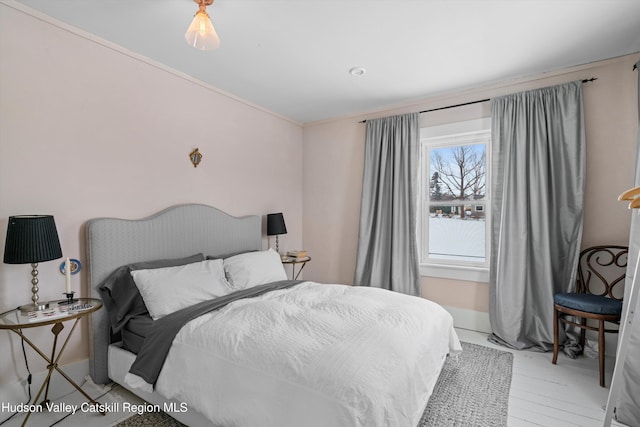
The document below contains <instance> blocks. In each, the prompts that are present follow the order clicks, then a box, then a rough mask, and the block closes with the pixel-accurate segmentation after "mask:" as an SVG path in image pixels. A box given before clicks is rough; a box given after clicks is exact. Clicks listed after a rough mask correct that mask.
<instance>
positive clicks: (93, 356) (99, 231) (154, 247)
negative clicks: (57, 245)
mask: <svg viewBox="0 0 640 427" xmlns="http://www.w3.org/2000/svg"><path fill="white" fill-rule="evenodd" d="M86 239H87V244H86V248H87V249H86V250H87V254H86V255H87V257H86V258H87V261H88V262H87V264H88V278H89V295H90V296H91V297H92V298H100V294H99V292H98V286H99V285H100V284H101V283H102V281H103V280H104V279H105V278H107V276H109V274H111V273H112V272H113V271H114V270H115V269H116V268H118V267H120V266H122V265H126V264H130V263H133V262H141V261H152V260H158V259H168V258H181V257H186V256H190V255H193V254H195V253H200V252H202V253H203V254H204V255H211V256H224V255H230V254H236V253H239V252H248V251H254V250H260V249H262V221H261V218H260V217H259V216H246V217H241V218H237V217H233V216H231V215H228V214H226V213H224V212H222V211H220V210H218V209H216V208H213V207H211V206H206V205H198V204H189V205H178V206H173V207H170V208H168V209H165V210H163V211H161V212H159V213H157V214H155V215H152V216H150V217H147V218H142V219H138V220H126V219H116V218H96V219H92V220H89V221H88V222H87V226H86ZM89 324H90V331H89V341H90V342H89V353H90V356H89V369H90V373H91V377H92V378H93V380H94V381H95V382H96V383H97V384H104V383H107V382H109V381H110V379H109V376H108V372H107V352H108V347H109V344H110V337H111V333H110V324H109V319H108V316H107V312H106V310H105V309H102V310H98V311H97V312H95V313H93V315H92V316H91V319H90V322H89Z"/></svg>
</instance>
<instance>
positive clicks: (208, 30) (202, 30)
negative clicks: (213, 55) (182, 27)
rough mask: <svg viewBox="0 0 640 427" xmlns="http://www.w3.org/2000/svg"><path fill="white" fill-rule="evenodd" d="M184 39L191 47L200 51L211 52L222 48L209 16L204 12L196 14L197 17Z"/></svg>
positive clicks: (200, 11)
mask: <svg viewBox="0 0 640 427" xmlns="http://www.w3.org/2000/svg"><path fill="white" fill-rule="evenodd" d="M184 38H185V40H186V41H187V43H189V46H193V47H195V48H196V49H200V50H211V49H216V48H217V47H218V46H220V39H219V38H218V34H217V33H216V30H215V29H214V28H213V24H212V23H211V19H209V15H208V14H207V12H205V11H204V10H199V11H198V12H196V16H195V17H194V18H193V21H191V25H189V28H188V29H187V32H186V34H185V35H184Z"/></svg>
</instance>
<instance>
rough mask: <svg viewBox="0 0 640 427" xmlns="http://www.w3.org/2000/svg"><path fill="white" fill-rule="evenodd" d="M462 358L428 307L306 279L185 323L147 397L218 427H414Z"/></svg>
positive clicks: (443, 319) (448, 324)
mask: <svg viewBox="0 0 640 427" xmlns="http://www.w3.org/2000/svg"><path fill="white" fill-rule="evenodd" d="M460 351H461V347H460V342H459V341H458V337H457V335H456V333H455V331H454V329H453V320H452V318H451V316H450V315H449V314H448V313H447V312H446V311H445V310H444V309H443V308H442V307H440V306H439V305H437V304H435V303H433V302H431V301H428V300H425V299H423V298H416V297H410V296H406V295H403V294H399V293H395V292H390V291H385V290H382V289H376V288H368V287H351V286H345V285H327V284H319V283H313V282H305V283H302V284H300V285H298V286H295V287H293V288H289V289H284V290H279V291H273V292H270V293H267V294H265V295H263V296H260V297H257V298H250V299H246V300H241V301H236V302H233V303H231V304H229V305H228V306H226V307H224V308H222V309H220V310H219V311H216V312H213V313H210V314H207V315H204V316H201V317H199V318H197V319H195V320H193V321H191V322H189V323H188V324H187V325H186V326H185V327H184V328H182V330H181V331H180V333H179V334H178V335H177V336H176V338H175V340H174V344H173V347H172V349H171V351H170V352H169V355H168V357H167V360H166V362H165V365H164V367H163V370H162V372H161V374H160V377H159V378H158V382H157V383H156V391H158V392H159V393H160V394H162V395H164V396H165V397H167V398H175V399H177V400H179V401H184V402H187V403H188V407H189V408H190V409H195V410H197V411H199V412H200V413H202V414H203V415H204V416H205V417H207V418H209V419H210V420H211V422H212V423H213V424H214V425H221V426H226V427H262V426H265V427H266V426H272V427H289V426H290V427H341V426H344V427H347V426H348V427H357V426H363V427H377V426H380V427H382V426H384V427H393V426H397V427H413V426H416V425H417V423H418V421H419V419H420V416H421V415H422V412H423V411H424V408H425V405H426V403H427V400H428V398H429V396H430V395H431V392H432V390H433V387H434V385H435V382H436V380H437V378H438V374H439V373H440V369H441V367H442V365H443V363H444V358H445V357H446V355H447V354H455V353H458V352H460ZM131 377H132V375H131V374H129V375H128V377H127V382H128V383H129V385H134V384H135V379H133V378H131Z"/></svg>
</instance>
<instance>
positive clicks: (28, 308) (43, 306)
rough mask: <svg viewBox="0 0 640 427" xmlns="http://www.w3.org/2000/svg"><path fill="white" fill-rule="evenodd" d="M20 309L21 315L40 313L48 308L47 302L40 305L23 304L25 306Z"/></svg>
mask: <svg viewBox="0 0 640 427" xmlns="http://www.w3.org/2000/svg"><path fill="white" fill-rule="evenodd" d="M18 308H19V309H20V313H22V314H27V313H29V312H32V311H42V310H46V309H48V308H49V303H48V302H42V303H40V302H39V303H37V304H35V303H33V304H25V305H21V306H20V307H18Z"/></svg>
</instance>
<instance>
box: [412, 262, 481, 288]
mask: <svg viewBox="0 0 640 427" xmlns="http://www.w3.org/2000/svg"><path fill="white" fill-rule="evenodd" d="M420 276H427V277H439V278H442V279H455V280H465V281H468V282H482V283H489V269H488V268H483V267H463V266H453V265H441V264H420Z"/></svg>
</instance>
